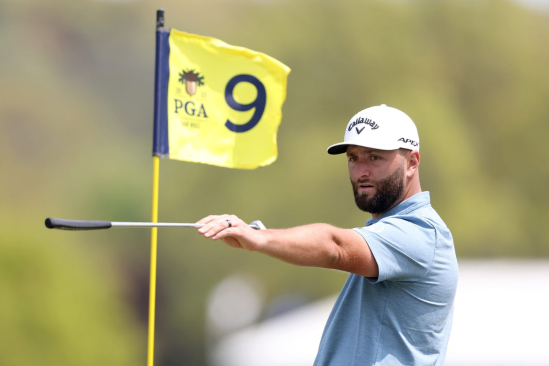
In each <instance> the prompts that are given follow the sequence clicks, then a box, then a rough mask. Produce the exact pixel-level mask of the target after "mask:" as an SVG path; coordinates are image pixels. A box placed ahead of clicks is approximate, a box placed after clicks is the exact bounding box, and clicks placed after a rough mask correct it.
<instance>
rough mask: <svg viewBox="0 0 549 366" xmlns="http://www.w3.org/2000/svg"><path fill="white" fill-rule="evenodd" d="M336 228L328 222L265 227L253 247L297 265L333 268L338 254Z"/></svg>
mask: <svg viewBox="0 0 549 366" xmlns="http://www.w3.org/2000/svg"><path fill="white" fill-rule="evenodd" d="M338 230H342V229H337V228H336V227H334V226H331V225H328V224H311V225H304V226H298V227H294V228H290V229H271V230H265V231H262V233H261V234H262V236H263V239H264V240H262V242H261V243H260V244H259V245H257V247H256V248H254V250H256V251H258V252H260V253H263V254H266V255H268V256H271V257H273V258H277V259H280V260H282V261H284V262H288V263H291V264H295V265H299V266H314V267H325V268H332V267H333V265H334V264H335V263H337V261H338V259H339V256H340V247H339V245H338V243H337V231H338Z"/></svg>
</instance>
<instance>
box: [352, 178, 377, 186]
mask: <svg viewBox="0 0 549 366" xmlns="http://www.w3.org/2000/svg"><path fill="white" fill-rule="evenodd" d="M351 183H353V185H354V186H356V187H358V185H359V184H368V185H371V186H375V184H376V181H374V180H371V179H367V178H359V179H357V180H355V181H353V180H351Z"/></svg>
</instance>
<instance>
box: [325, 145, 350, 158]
mask: <svg viewBox="0 0 549 366" xmlns="http://www.w3.org/2000/svg"><path fill="white" fill-rule="evenodd" d="M347 146H349V144H348V143H346V142H340V143H339V144H334V145H332V146H330V147H328V149H327V150H326V151H327V152H328V154H330V155H339V154H344V153H346V152H347Z"/></svg>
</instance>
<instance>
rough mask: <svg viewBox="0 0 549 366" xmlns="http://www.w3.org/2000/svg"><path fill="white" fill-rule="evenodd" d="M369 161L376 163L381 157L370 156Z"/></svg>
mask: <svg viewBox="0 0 549 366" xmlns="http://www.w3.org/2000/svg"><path fill="white" fill-rule="evenodd" d="M370 159H372V160H374V161H376V160H381V156H377V155H372V156H370Z"/></svg>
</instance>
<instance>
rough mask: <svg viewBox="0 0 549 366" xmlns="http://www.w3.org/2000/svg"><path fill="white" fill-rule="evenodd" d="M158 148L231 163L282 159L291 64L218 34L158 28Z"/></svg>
mask: <svg viewBox="0 0 549 366" xmlns="http://www.w3.org/2000/svg"><path fill="white" fill-rule="evenodd" d="M156 73H157V75H156V76H157V80H159V81H157V90H156V96H155V97H156V99H155V129H154V134H155V136H154V144H153V145H154V146H153V154H154V155H159V156H167V157H169V158H170V159H177V160H185V161H192V162H197V163H205V164H212V165H217V166H223V167H228V168H240V169H254V168H257V167H258V166H265V165H268V164H270V163H272V162H273V161H275V160H276V157H277V146H276V134H277V130H278V126H279V124H280V120H281V118H282V112H281V109H282V104H283V103H284V99H285V98H286V81H287V78H288V74H289V73H290V69H289V68H288V67H287V66H286V65H284V64H282V63H281V62H279V61H277V60H275V59H274V58H272V57H270V56H267V55H265V54H263V53H260V52H255V51H251V50H248V49H246V48H242V47H235V46H231V45H228V44H226V43H224V42H222V41H220V40H218V39H215V38H209V37H203V36H198V35H194V34H189V33H184V32H180V31H177V30H174V29H171V30H163V31H158V32H157V70H156Z"/></svg>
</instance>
